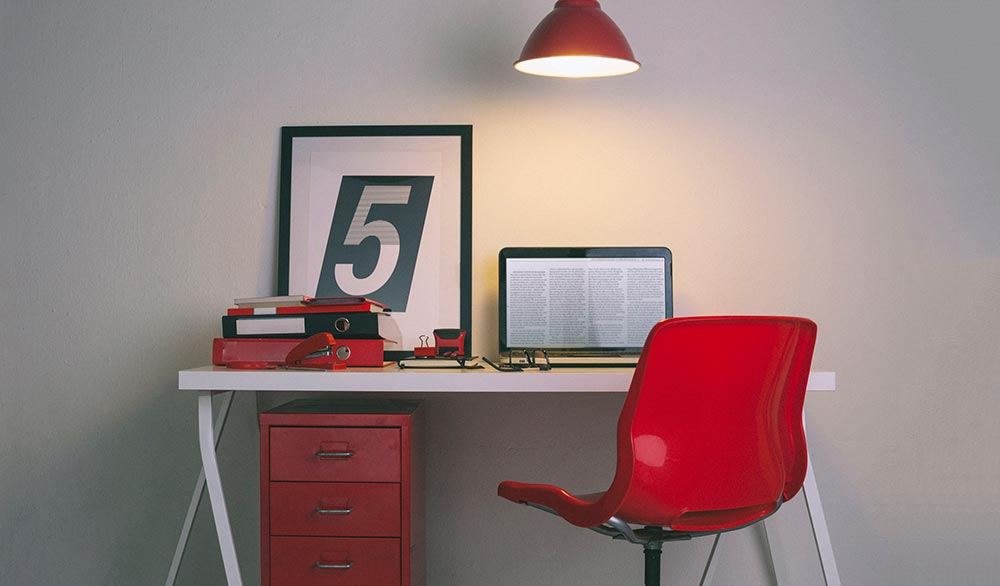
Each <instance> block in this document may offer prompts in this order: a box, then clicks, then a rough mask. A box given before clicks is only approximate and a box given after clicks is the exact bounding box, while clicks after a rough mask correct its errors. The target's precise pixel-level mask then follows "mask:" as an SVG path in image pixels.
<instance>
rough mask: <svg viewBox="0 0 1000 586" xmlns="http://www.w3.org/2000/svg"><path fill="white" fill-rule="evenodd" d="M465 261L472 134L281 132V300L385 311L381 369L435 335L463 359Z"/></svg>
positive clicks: (467, 326)
mask: <svg viewBox="0 0 1000 586" xmlns="http://www.w3.org/2000/svg"><path fill="white" fill-rule="evenodd" d="M320 257H322V258H320ZM471 259H472V126H471V125H406V126H399V125H393V126H285V127H282V129H281V175H280V185H279V228H278V274H277V294H278V295H289V294H297V295H308V296H313V297H332V296H342V295H348V296H362V297H369V298H372V299H375V300H377V301H380V302H383V303H386V304H387V305H389V307H390V308H391V309H392V312H391V313H390V315H391V316H392V317H393V321H394V322H395V323H396V324H397V325H398V326H399V335H398V337H400V339H399V340H398V344H387V345H386V348H387V350H386V359H387V360H396V359H399V358H402V357H404V356H408V355H410V354H412V349H413V348H414V347H415V346H417V345H419V344H420V336H422V335H427V336H430V337H431V339H432V340H433V335H432V331H433V330H434V329H435V328H455V327H457V328H461V329H463V330H465V331H466V348H465V352H466V353H467V354H468V353H471V339H472V260H471ZM369 289H370V290H369ZM456 322H457V323H456Z"/></svg>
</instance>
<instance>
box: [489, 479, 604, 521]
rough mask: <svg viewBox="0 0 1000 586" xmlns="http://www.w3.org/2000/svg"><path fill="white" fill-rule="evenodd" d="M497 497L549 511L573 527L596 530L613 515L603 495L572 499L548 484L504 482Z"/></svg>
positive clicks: (580, 496) (602, 493) (567, 494)
mask: <svg viewBox="0 0 1000 586" xmlns="http://www.w3.org/2000/svg"><path fill="white" fill-rule="evenodd" d="M497 494H498V495H499V496H501V497H503V498H505V499H507V500H509V501H513V502H515V503H518V504H524V505H535V506H539V507H543V508H546V509H549V510H551V511H552V512H553V513H555V514H556V515H559V516H560V517H562V518H563V519H565V520H566V521H568V522H570V523H572V524H573V525H576V526H577V527H596V526H597V525H601V524H602V523H606V522H607V521H608V519H610V518H611V516H612V514H613V511H608V510H606V509H609V508H610V507H607V506H606V505H605V503H604V497H605V495H606V494H607V493H605V492H597V493H593V494H586V495H572V494H570V493H569V492H567V491H566V490H564V489H562V488H559V487H558V486H552V485H550V484H527V483H524V482H514V481H512V480H507V481H504V482H501V483H500V486H498V487H497Z"/></svg>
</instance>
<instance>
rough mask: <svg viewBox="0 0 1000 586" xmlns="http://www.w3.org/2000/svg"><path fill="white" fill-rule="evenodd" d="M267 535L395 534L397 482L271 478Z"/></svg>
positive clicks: (397, 526)
mask: <svg viewBox="0 0 1000 586" xmlns="http://www.w3.org/2000/svg"><path fill="white" fill-rule="evenodd" d="M270 499H271V502H270V505H271V506H270V510H271V535H329V536H357V537H399V526H400V501H399V485H398V484H369V483H344V482H272V483H271V485H270Z"/></svg>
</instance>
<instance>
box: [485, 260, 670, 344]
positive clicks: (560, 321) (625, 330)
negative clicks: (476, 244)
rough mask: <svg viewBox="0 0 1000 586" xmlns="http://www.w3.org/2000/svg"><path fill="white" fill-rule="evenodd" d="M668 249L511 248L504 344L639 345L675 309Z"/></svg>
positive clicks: (504, 284) (505, 272)
mask: <svg viewBox="0 0 1000 586" xmlns="http://www.w3.org/2000/svg"><path fill="white" fill-rule="evenodd" d="M632 250H635V251H638V252H635V253H633V255H632V256H629V253H630V252H631V251H632ZM547 251H551V252H552V255H551V256H537V255H544V254H545V253H546V252H547ZM640 252H645V254H640ZM505 253H506V254H505ZM581 255H587V256H581ZM669 255H670V253H669V251H668V250H667V249H665V248H654V249H620V248H603V249H598V248H595V249H504V251H502V252H501V270H502V273H501V279H500V280H501V291H500V297H501V299H500V302H501V303H502V305H501V308H500V314H501V323H500V330H501V351H507V350H511V349H518V348H540V349H550V350H566V351H569V352H572V351H585V352H587V351H597V352H600V351H621V352H638V351H639V350H641V349H642V345H643V343H644V342H645V341H646V336H647V334H649V331H650V329H651V328H652V327H653V325H654V324H655V323H656V322H658V321H660V320H662V319H664V318H665V317H670V316H671V315H672V310H673V308H672V302H671V297H672V295H671V293H672V292H671V291H670V281H671V278H670V271H671V269H670V256H669Z"/></svg>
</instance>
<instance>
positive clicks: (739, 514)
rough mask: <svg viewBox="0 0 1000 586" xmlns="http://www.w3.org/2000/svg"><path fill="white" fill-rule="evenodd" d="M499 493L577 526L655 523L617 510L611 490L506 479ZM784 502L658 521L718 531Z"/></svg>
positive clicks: (760, 515)
mask: <svg viewBox="0 0 1000 586" xmlns="http://www.w3.org/2000/svg"><path fill="white" fill-rule="evenodd" d="M497 495H499V496H501V497H503V498H505V499H507V500H509V501H512V502H515V503H518V504H522V505H532V506H535V507H538V508H544V509H548V510H549V511H551V512H552V513H554V514H556V515H559V516H560V517H562V518H563V519H565V520H566V521H568V522H569V523H572V524H573V525H576V526H577V527H587V528H592V527H597V526H598V525H603V524H604V523H607V522H608V521H609V520H610V519H611V518H612V517H616V518H618V519H619V520H621V521H624V522H626V523H631V524H634V525H649V524H653V523H651V521H650V518H649V517H644V518H642V519H640V518H630V517H629V516H628V515H627V514H623V513H622V512H621V511H617V510H615V506H614V503H610V502H608V501H609V500H610V499H608V498H606V497H607V492H596V493H591V494H581V495H573V494H570V493H569V492H567V491H566V490H565V489H562V488H559V487H558V486H552V485H550V484H528V483H524V482H514V481H511V480H506V481H504V482H501V483H500V486H498V487H497ZM780 506H781V500H780V499H779V500H778V501H776V502H773V503H761V504H756V505H750V506H744V507H736V508H731V509H716V510H708V511H684V512H681V513H680V514H679V515H677V516H676V517H674V518H673V520H672V521H670V522H662V520H659V521H660V522H659V523H657V524H659V525H660V526H662V527H663V528H664V529H668V530H670V531H677V532H682V533H688V534H697V533H714V532H718V531H729V530H732V529H739V528H740V527H745V526H747V525H750V524H752V523H755V522H757V521H759V520H761V519H763V518H765V517H767V516H768V515H770V514H772V513H774V512H775V511H777V510H778V508H779V507H780Z"/></svg>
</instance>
